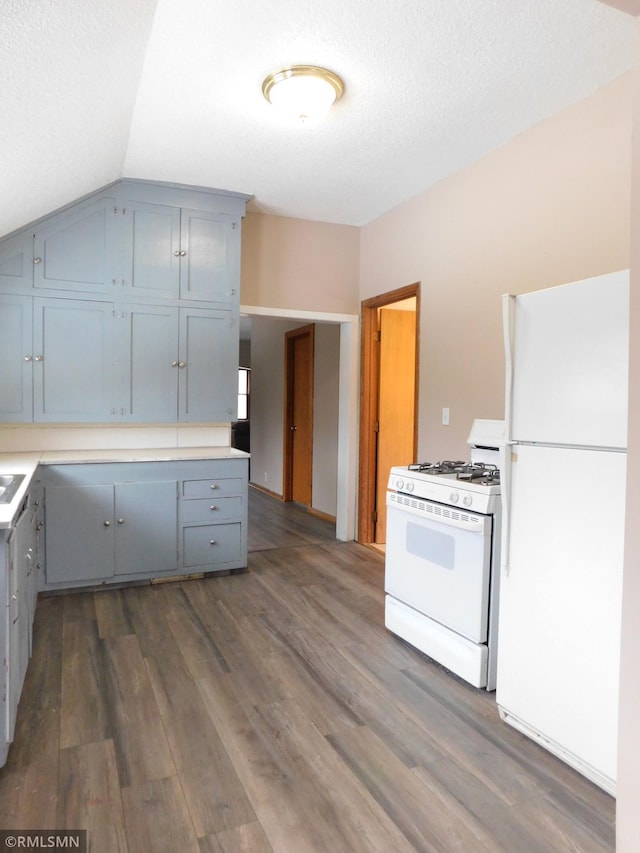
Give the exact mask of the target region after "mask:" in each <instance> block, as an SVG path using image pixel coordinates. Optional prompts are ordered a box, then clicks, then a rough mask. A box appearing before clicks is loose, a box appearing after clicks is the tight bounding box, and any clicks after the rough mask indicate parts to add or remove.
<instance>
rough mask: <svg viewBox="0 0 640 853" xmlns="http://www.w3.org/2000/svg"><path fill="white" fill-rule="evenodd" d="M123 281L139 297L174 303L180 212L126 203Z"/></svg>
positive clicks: (141, 203)
mask: <svg viewBox="0 0 640 853" xmlns="http://www.w3.org/2000/svg"><path fill="white" fill-rule="evenodd" d="M123 224H124V228H125V234H124V236H123V259H124V268H123V280H122V284H123V286H124V288H125V290H126V291H128V292H130V293H133V294H136V295H138V296H152V297H156V298H157V297H168V298H170V299H177V298H178V293H179V285H180V258H181V255H180V251H181V249H180V208H179V207H168V206H166V205H161V204H145V203H143V202H126V209H125V218H124V221H123Z"/></svg>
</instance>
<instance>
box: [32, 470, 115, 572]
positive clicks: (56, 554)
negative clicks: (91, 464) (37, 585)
mask: <svg viewBox="0 0 640 853" xmlns="http://www.w3.org/2000/svg"><path fill="white" fill-rule="evenodd" d="M45 506H46V526H45V541H46V549H47V560H46V576H47V583H50V584H55V583H62V582H69V581H78V580H81V581H87V580H96V581H97V580H104V579H107V578H110V577H113V574H114V534H115V525H114V511H113V510H114V490H113V486H111V485H95V486H47V487H46V489H45Z"/></svg>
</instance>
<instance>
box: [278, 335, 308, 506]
mask: <svg viewBox="0 0 640 853" xmlns="http://www.w3.org/2000/svg"><path fill="white" fill-rule="evenodd" d="M313 349H314V327H313V325H310V326H303V327H302V328H300V329H295V330H294V331H292V332H287V334H286V335H285V361H286V364H285V373H286V399H285V423H284V427H285V438H284V478H283V480H284V490H283V491H284V499H285V501H296V503H300V504H303V505H304V506H311V481H312V465H313Z"/></svg>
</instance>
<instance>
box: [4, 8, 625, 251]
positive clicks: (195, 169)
mask: <svg viewBox="0 0 640 853" xmlns="http://www.w3.org/2000/svg"><path fill="white" fill-rule="evenodd" d="M154 13H155V14H154ZM635 23H636V22H635V19H634V18H632V17H631V16H629V15H627V14H624V13H623V12H621V11H619V10H618V9H615V8H612V7H611V6H609V5H605V4H604V3H601V2H598V0H322V2H320V0H277V2H276V1H275V0H241V2H229V0H224V2H223V0H157V2H156V0H0V111H1V114H2V122H1V124H0V199H1V203H0V234H2V233H7V232H8V231H10V230H12V229H14V228H17V227H19V226H20V225H23V224H24V223H26V222H28V221H29V220H31V219H34V218H35V217H37V216H39V215H42V214H44V213H46V212H47V211H49V210H51V209H53V208H55V207H57V206H60V205H62V204H64V203H66V202H68V201H71V200H73V199H74V198H76V197H78V196H81V195H83V194H85V193H87V192H90V191H92V190H94V189H96V188H98V187H100V186H102V185H103V184H105V183H108V182H109V181H112V180H115V179H117V178H119V177H122V176H129V177H139V178H149V179H156V180H166V181H176V182H180V183H191V184H200V185H207V186H214V187H219V188H223V189H229V190H237V191H240V192H245V193H251V194H252V195H253V196H254V200H253V201H252V202H251V208H250V209H253V210H259V211H264V212H270V213H276V214H281V215H286V216H294V217H301V218H307V219H318V220H325V221H331V222H338V223H346V224H352V225H361V224H364V223H366V222H368V221H370V220H371V219H373V218H375V217H376V216H378V215H380V214H381V213H383V212H384V211H386V210H388V209H390V208H392V207H394V206H395V205H397V204H399V203H401V202H402V201H404V200H406V199H408V198H410V197H412V196H414V195H416V194H417V193H419V192H421V191H422V190H424V189H426V188H427V187H429V186H430V185H432V184H433V183H434V182H436V181H438V180H440V179H441V178H443V177H445V176H446V175H448V174H451V173H452V172H455V171H457V170H458V169H460V168H463V167H464V166H466V165H468V164H469V163H471V162H473V161H474V160H476V159H477V158H478V157H481V156H482V155H483V154H485V153H487V152H488V151H490V150H492V149H493V148H496V147H498V146H500V145H502V144H504V143H505V142H507V141H508V140H509V139H511V138H512V137H514V136H515V135H517V134H518V133H521V132H522V131H523V130H525V129H527V128H528V127H531V126H533V125H535V124H537V123H538V122H540V121H541V120H543V119H544V118H546V117H548V116H550V115H552V114H553V113H555V112H557V111H558V110H560V109H563V108H564V107H566V106H568V105H569V104H571V103H575V102H577V101H579V100H581V99H582V98H584V97H586V96H588V95H589V94H591V93H592V92H594V91H595V90H596V89H597V88H599V87H600V86H602V85H604V84H606V83H607V82H609V81H610V80H612V79H613V78H615V77H617V76H618V75H619V74H621V73H623V72H624V71H626V70H627V69H628V68H630V67H631V65H632V61H633V42H634V28H635ZM300 63H304V64H307V63H308V64H319V65H326V66H327V67H329V68H331V69H333V70H334V71H336V72H337V73H338V74H340V75H341V76H342V78H343V80H344V82H345V87H346V90H345V94H344V96H343V98H342V100H341V101H340V102H339V103H338V104H337V106H336V107H335V108H334V109H333V110H332V112H331V113H330V114H329V116H328V117H327V118H326V119H325V120H324V122H322V123H321V124H318V125H315V126H311V125H310V126H300V127H297V126H296V127H292V126H290V125H284V124H282V123H280V122H279V121H278V119H277V117H276V115H275V114H274V111H273V110H272V109H271V108H270V107H269V105H268V104H267V103H266V102H265V101H264V99H263V98H262V95H261V91H260V86H261V82H262V80H263V78H264V77H265V76H266V74H267V73H269V72H270V71H273V70H276V69H277V68H279V67H281V66H282V65H285V64H300Z"/></svg>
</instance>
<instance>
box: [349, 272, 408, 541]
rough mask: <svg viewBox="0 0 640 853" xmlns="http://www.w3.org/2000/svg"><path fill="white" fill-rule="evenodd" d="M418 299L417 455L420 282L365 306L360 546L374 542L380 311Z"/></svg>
mask: <svg viewBox="0 0 640 853" xmlns="http://www.w3.org/2000/svg"><path fill="white" fill-rule="evenodd" d="M412 296H415V299H416V385H415V407H414V416H413V445H414V452H415V449H416V448H417V446H418V389H419V384H420V383H419V373H420V358H419V354H420V282H416V283H415V284H408V285H406V286H405V287H399V288H398V289H397V290H391V291H388V292H387V293H382V294H380V295H379V296H372V297H371V298H370V299H365V300H363V301H362V302H361V306H360V307H361V318H362V319H361V322H362V332H361V349H360V458H359V478H358V542H360V543H363V544H369V543H371V542H373V541H374V532H375V522H374V520H373V512H374V509H375V506H376V439H375V423H376V420H377V417H378V391H379V370H380V364H379V349H378V347H376V346H374V344H375V343H376V341H375V333H376V332H377V329H378V309H379V308H384V307H385V306H386V305H391V304H392V303H394V302H401V301H402V300H403V299H410V298H411V297H412Z"/></svg>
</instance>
